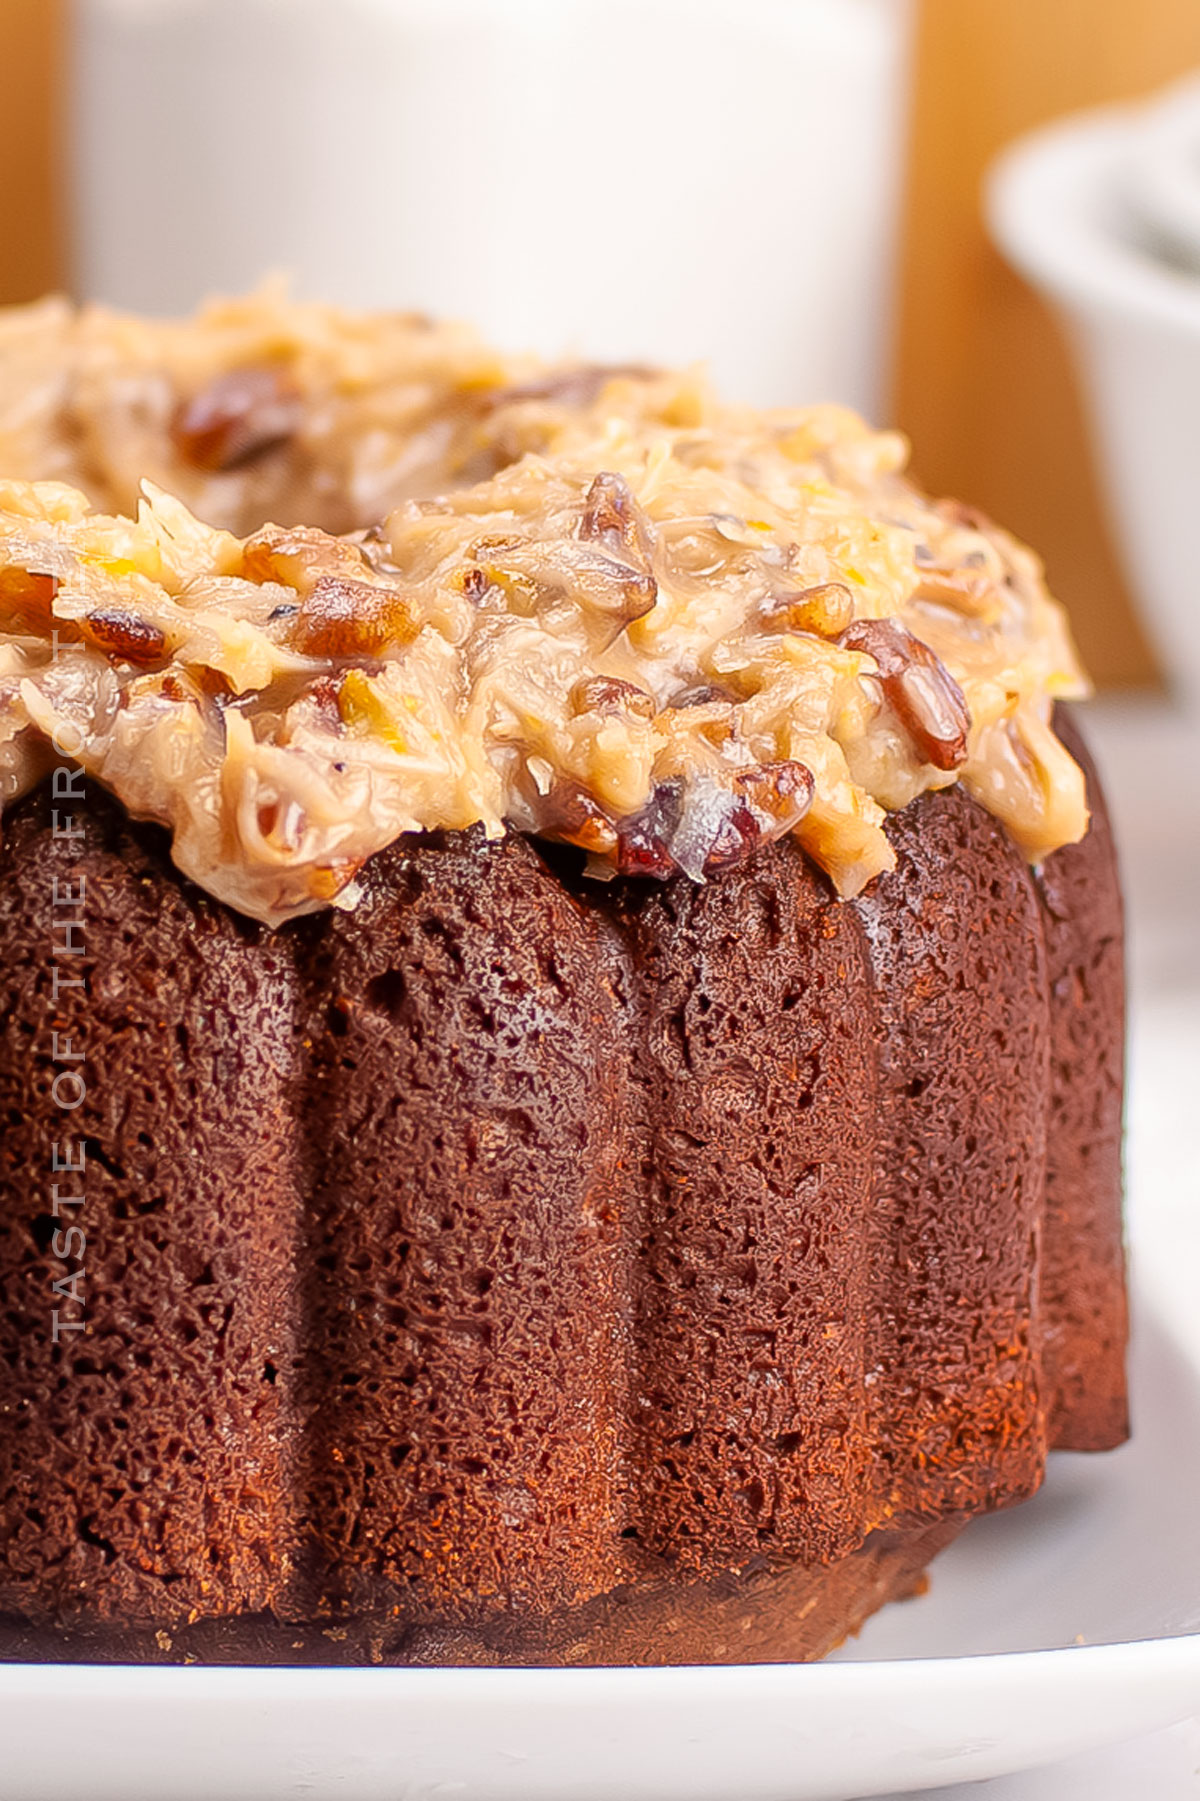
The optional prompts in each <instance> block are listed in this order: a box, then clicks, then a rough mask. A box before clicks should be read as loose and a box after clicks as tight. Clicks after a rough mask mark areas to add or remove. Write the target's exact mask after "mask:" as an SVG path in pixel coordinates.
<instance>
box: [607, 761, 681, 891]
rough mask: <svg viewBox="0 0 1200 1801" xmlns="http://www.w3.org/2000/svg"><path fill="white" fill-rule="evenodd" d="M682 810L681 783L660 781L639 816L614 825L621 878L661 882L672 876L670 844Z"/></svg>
mask: <svg viewBox="0 0 1200 1801" xmlns="http://www.w3.org/2000/svg"><path fill="white" fill-rule="evenodd" d="M682 811H683V783H682V782H681V781H679V780H677V779H676V780H672V781H669V782H660V783H659V784H658V787H657V788H656V789H655V790H654V793H653V794H652V795H651V796H650V799H649V800H648V801H647V802H646V805H645V806H644V807H643V808H642V810H641V812H640V813H632V814H630V816H629V818H628V819H621V820H618V822H617V868H618V870H619V871H620V873H621V874H622V875H641V876H656V877H657V878H658V880H659V881H660V882H662V881H666V879H667V877H668V876H670V875H673V874H674V873H675V867H676V865H675V859H674V858H673V857H672V855H671V851H670V843H671V839H672V838H673V836H674V834H675V831H676V828H677V827H678V825H679V820H680V815H681V813H682Z"/></svg>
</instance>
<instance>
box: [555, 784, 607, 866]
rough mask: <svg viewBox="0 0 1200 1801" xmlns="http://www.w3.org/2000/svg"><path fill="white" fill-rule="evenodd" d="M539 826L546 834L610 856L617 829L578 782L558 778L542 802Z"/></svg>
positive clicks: (593, 852) (598, 854)
mask: <svg viewBox="0 0 1200 1801" xmlns="http://www.w3.org/2000/svg"><path fill="white" fill-rule="evenodd" d="M539 810H540V813H541V819H540V829H541V830H542V831H543V832H544V833H545V834H546V836H547V837H548V838H558V839H560V840H562V841H563V842H564V843H566V844H577V845H579V847H580V849H581V850H586V851H591V852H592V854H593V855H594V856H611V854H612V852H613V851H614V850H615V849H616V847H617V832H616V828H615V826H614V825H613V822H612V820H611V819H610V818H609V817H608V815H607V813H605V812H604V810H603V808H601V807H600V806H599V805H598V804H597V802H596V801H594V800H593V799H592V797H591V795H590V794H588V793H587V791H586V790H585V789H583V788H581V787H580V786H579V783H578V782H572V781H567V780H564V779H561V778H560V779H559V780H558V781H556V782H555V783H554V785H553V787H552V788H551V790H550V792H549V794H547V795H546V796H545V798H544V800H543V801H542V803H541V807H540V809H539Z"/></svg>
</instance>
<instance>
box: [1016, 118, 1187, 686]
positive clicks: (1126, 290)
mask: <svg viewBox="0 0 1200 1801" xmlns="http://www.w3.org/2000/svg"><path fill="white" fill-rule="evenodd" d="M1146 117H1147V115H1146V113H1145V111H1144V110H1143V109H1138V108H1117V107H1114V108H1108V109H1105V110H1103V111H1101V112H1096V113H1088V114H1085V115H1083V116H1081V117H1079V118H1077V119H1070V120H1067V121H1066V122H1065V123H1063V124H1060V125H1055V126H1052V127H1049V128H1048V129H1046V130H1043V131H1040V132H1037V133H1035V134H1033V136H1031V137H1029V138H1027V139H1023V140H1022V141H1021V142H1020V143H1019V144H1017V145H1016V146H1015V147H1014V148H1013V149H1011V150H1009V151H1007V152H1006V153H1005V154H1004V156H1002V157H1001V159H1000V161H999V162H998V164H997V165H996V167H995V168H994V170H993V172H992V176H991V180H990V183H989V189H988V214H989V221H990V224H991V229H992V232H993V234H994V236H995V238H996V240H997V242H998V243H999V245H1000V247H1001V248H1002V249H1003V250H1004V251H1005V252H1006V254H1007V255H1008V256H1009V257H1010V259H1011V260H1012V261H1013V262H1014V263H1015V264H1016V266H1017V267H1018V268H1019V269H1020V270H1021V271H1022V273H1023V274H1024V275H1026V276H1027V277H1028V279H1029V280H1030V281H1031V282H1033V283H1034V285H1035V286H1037V287H1038V288H1040V289H1041V290H1042V292H1043V293H1044V294H1045V295H1046V296H1047V297H1048V298H1049V299H1050V300H1051V301H1053V302H1054V304H1055V305H1056V306H1057V307H1058V309H1059V311H1060V313H1061V315H1062V317H1063V319H1064V320H1065V322H1066V325H1067V327H1068V330H1069V333H1070V336H1071V338H1072V341H1073V344H1074V347H1075V350H1076V353H1077V357H1078V360H1079V364H1080V368H1081V372H1082V376H1083V385H1084V391H1085V395H1086V397H1087V400H1088V403H1089V406H1090V409H1091V412H1092V415H1093V420H1094V424H1095V428H1096V432H1095V436H1096V443H1097V449H1098V453H1099V457H1100V465H1101V474H1102V476H1103V477H1104V480H1105V484H1106V487H1107V491H1108V498H1109V503H1110V506H1111V509H1112V515H1113V519H1114V523H1115V525H1116V527H1117V532H1118V537H1119V540H1120V547H1121V550H1122V555H1123V561H1124V564H1125V569H1126V574H1127V576H1128V578H1129V582H1130V585H1131V587H1132V589H1133V591H1134V593H1135V595H1136V596H1137V598H1138V600H1139V602H1140V603H1141V606H1142V608H1143V610H1144V613H1145V616H1146V622H1147V625H1148V626H1149V628H1150V630H1151V631H1152V633H1153V634H1154V636H1155V638H1156V640H1157V643H1158V646H1159V650H1160V652H1161V654H1162V661H1163V666H1164V668H1166V669H1167V670H1169V671H1171V672H1173V673H1174V674H1175V675H1176V676H1177V678H1178V681H1179V685H1180V691H1181V693H1182V694H1184V695H1187V696H1190V697H1191V704H1192V705H1193V706H1194V707H1195V709H1196V711H1197V712H1200V589H1198V586H1197V580H1196V570H1195V554H1194V550H1193V543H1194V537H1195V514H1196V496H1197V493H1198V492H1200V279H1198V278H1197V277H1195V276H1192V275H1189V274H1186V273H1185V272H1183V271H1181V270H1180V269H1178V268H1176V267H1173V266H1172V265H1170V264H1169V263H1167V262H1166V261H1164V260H1162V259H1161V258H1160V257H1158V256H1156V255H1155V254H1154V251H1153V248H1152V246H1151V244H1150V242H1149V240H1148V237H1147V234H1146V228H1145V227H1144V226H1143V225H1140V224H1139V223H1138V221H1137V220H1136V218H1135V216H1134V214H1133V213H1132V210H1131V208H1130V205H1129V193H1128V189H1129V167H1130V161H1131V158H1133V157H1135V156H1136V154H1137V151H1138V147H1139V145H1140V144H1141V142H1142V136H1143V133H1144V131H1145V121H1146Z"/></svg>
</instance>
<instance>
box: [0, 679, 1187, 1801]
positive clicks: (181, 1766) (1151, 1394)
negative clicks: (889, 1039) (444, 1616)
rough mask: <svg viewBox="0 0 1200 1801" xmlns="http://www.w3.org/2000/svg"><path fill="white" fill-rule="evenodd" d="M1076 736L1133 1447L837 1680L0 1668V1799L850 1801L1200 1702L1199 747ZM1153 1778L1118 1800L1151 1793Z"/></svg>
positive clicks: (801, 1671) (1073, 1476) (880, 1639)
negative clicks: (1096, 849) (1112, 1150)
mask: <svg viewBox="0 0 1200 1801" xmlns="http://www.w3.org/2000/svg"><path fill="white" fill-rule="evenodd" d="M1089 729H1090V731H1091V734H1092V737H1093V740H1094V741H1095V742H1096V744H1097V748H1098V750H1099V751H1100V753H1101V755H1102V759H1103V761H1104V762H1105V764H1106V765H1107V766H1108V767H1109V771H1110V793H1111V799H1112V802H1113V806H1114V813H1115V816H1116V821H1117V827H1118V832H1119V835H1120V837H1121V840H1122V842H1123V844H1124V845H1125V850H1126V861H1127V864H1128V875H1129V882H1128V889H1129V899H1130V903H1131V911H1132V914H1133V925H1134V934H1133V952H1134V956H1133V974H1134V977H1135V982H1136V986H1137V988H1138V990H1139V994H1140V995H1141V997H1142V1004H1141V1005H1140V1006H1139V1008H1138V1010H1137V1014H1136V1017H1135V1030H1134V1033H1133V1052H1132V1062H1133V1070H1132V1074H1133V1085H1132V1097H1131V1109H1130V1128H1131V1137H1132V1139H1133V1147H1132V1149H1133V1154H1132V1157H1131V1178H1132V1180H1131V1184H1130V1188H1131V1193H1130V1203H1131V1205H1130V1217H1131V1229H1132V1236H1133V1241H1134V1249H1135V1262H1136V1265H1137V1268H1138V1270H1139V1272H1140V1276H1141V1279H1142V1281H1143V1284H1144V1286H1143V1289H1142V1294H1141V1301H1140V1305H1139V1307H1138V1308H1137V1310H1136V1318H1135V1328H1136V1348H1135V1355H1134V1360H1133V1376H1134V1415H1135V1424H1136V1436H1135V1438H1134V1440H1133V1442H1132V1443H1131V1444H1130V1445H1128V1446H1127V1447H1125V1448H1124V1449H1123V1450H1121V1451H1117V1452H1115V1453H1113V1454H1111V1455H1110V1456H1105V1457H1095V1458H1089V1457H1077V1456H1059V1457H1056V1458H1053V1459H1052V1460H1051V1468H1050V1475H1049V1478H1048V1481H1047V1484H1046V1487H1045V1489H1044V1490H1043V1492H1042V1493H1041V1494H1040V1495H1038V1496H1037V1497H1036V1499H1034V1500H1033V1501H1030V1502H1028V1503H1027V1504H1026V1505H1025V1506H1023V1507H1019V1508H1017V1509H1015V1510H1014V1511H1013V1512H1012V1513H1008V1514H1004V1515H1000V1516H997V1517H996V1518H994V1519H990V1520H981V1521H979V1522H977V1523H976V1524H975V1525H973V1526H972V1527H971V1528H970V1530H969V1531H968V1532H967V1533H965V1534H964V1536H963V1537H962V1539H960V1540H959V1542H958V1543H957V1544H956V1545H954V1546H953V1547H952V1549H951V1550H949V1551H948V1552H947V1553H946V1554H945V1556H944V1557H942V1558H940V1559H939V1560H938V1562H937V1563H936V1564H935V1565H934V1569H933V1581H932V1587H931V1590H930V1592H929V1594H928V1595H926V1596H924V1597H923V1598H922V1599H921V1600H919V1601H912V1602H907V1603H905V1604H904V1605H903V1606H899V1607H893V1608H889V1609H887V1610H885V1611H884V1612H883V1613H881V1614H878V1615H877V1616H876V1618H875V1619H874V1620H872V1621H871V1622H870V1623H869V1624H868V1626H867V1628H866V1630H865V1631H864V1633H863V1634H862V1636H861V1638H859V1639H858V1640H857V1641H856V1642H855V1643H854V1644H853V1645H852V1646H849V1647H847V1648H846V1649H845V1650H843V1651H842V1652H840V1653H839V1654H838V1656H837V1657H836V1658H835V1659H832V1660H830V1661H828V1662H826V1663H824V1664H815V1665H807V1666H801V1667H794V1666H788V1665H777V1666H770V1665H767V1666H761V1667H759V1668H757V1669H715V1670H640V1671H638V1670H567V1671H545V1670H528V1671H522V1670H514V1671H487V1670H482V1671H481V1670H446V1671H439V1670H330V1671H322V1670H292V1671H279V1670H274V1671H272V1670H248V1671H247V1670H208V1669H205V1670H202V1669H193V1670H170V1669H149V1670H130V1669H83V1668H66V1669H53V1668H41V1669H38V1668H30V1667H27V1666H26V1667H22V1666H9V1667H7V1668H5V1667H4V1666H0V1801H283V1798H284V1797H286V1798H288V1801H295V1798H299V1797H311V1798H312V1801H336V1798H337V1797H345V1798H346V1801H384V1798H385V1797H386V1801H435V1798H437V1801H442V1798H445V1797H450V1796H454V1797H458V1798H460V1801H841V1798H842V1797H846V1798H849V1797H854V1796H864V1795H870V1794H877V1793H878V1792H879V1791H881V1790H888V1791H892V1792H896V1791H899V1790H902V1789H918V1788H919V1789H925V1790H928V1789H936V1788H941V1787H945V1786H947V1785H949V1784H954V1783H960V1782H966V1781H970V1780H972V1779H975V1778H979V1777H987V1776H993V1775H1003V1774H1006V1773H1010V1772H1016V1771H1020V1770H1024V1769H1031V1768H1033V1767H1034V1766H1035V1765H1037V1764H1039V1763H1046V1762H1050V1761H1051V1760H1056V1759H1059V1758H1064V1757H1068V1756H1071V1755H1072V1754H1074V1753H1076V1752H1081V1751H1087V1750H1094V1749H1096V1748H1098V1747H1101V1746H1103V1745H1105V1744H1113V1743H1115V1742H1116V1741H1118V1740H1120V1739H1123V1738H1129V1737H1133V1736H1134V1735H1135V1734H1138V1733H1141V1732H1149V1731H1152V1730H1153V1729H1154V1728H1156V1727H1159V1726H1163V1725H1166V1724H1168V1723H1169V1722H1171V1721H1173V1720H1177V1719H1180V1718H1182V1716H1184V1715H1185V1714H1189V1713H1192V1712H1196V1711H1200V1532H1198V1531H1197V1529H1196V1526H1197V1496H1200V1310H1198V1309H1197V1307H1196V1299H1195V1297H1196V1292H1197V1281H1198V1276H1200V1160H1198V1159H1197V1156H1196V1152H1195V1148H1194V1145H1195V1141H1194V1137H1193V1136H1192V1134H1191V1132H1190V1131H1189V1130H1187V1129H1185V1128H1184V1123H1183V1122H1185V1121H1188V1120H1190V1118H1191V1117H1192V1115H1193V1114H1194V1110H1195V1104H1196V1102H1195V1097H1196V1094H1197V1093H1198V1092H1200V1030H1198V1029H1197V1027H1198V1022H1200V944H1198V942H1197V936H1198V935H1197V931H1196V924H1195V906H1194V884H1193V882H1192V880H1191V876H1192V873H1194V872H1191V871H1190V870H1189V868H1188V866H1187V865H1186V862H1185V859H1184V858H1183V856H1182V855H1181V850H1180V846H1181V844H1183V843H1188V842H1191V841H1192V840H1193V839H1196V838H1197V837H1198V835H1200V803H1198V802H1196V801H1194V800H1193V799H1192V796H1191V790H1190V789H1188V788H1187V787H1186V785H1185V786H1184V788H1183V789H1180V788H1179V786H1178V785H1176V786H1175V787H1174V788H1172V789H1167V788H1164V787H1163V786H1162V785H1161V784H1160V783H1158V782H1157V781H1156V780H1153V779H1151V780H1150V782H1149V786H1147V783H1146V781H1145V779H1143V778H1144V777H1146V776H1150V777H1151V778H1153V777H1155V776H1156V775H1157V774H1158V773H1159V772H1161V769H1162V768H1168V769H1169V768H1180V767H1182V768H1188V767H1191V766H1192V764H1193V763H1194V761H1195V756H1196V751H1197V746H1196V740H1195V726H1194V723H1192V724H1189V723H1188V722H1186V721H1184V720H1180V719H1177V718H1175V717H1173V716H1172V715H1170V714H1168V713H1167V712H1166V711H1165V710H1163V709H1161V708H1158V709H1150V710H1147V709H1146V708H1145V707H1144V706H1143V707H1142V708H1141V709H1134V710H1132V711H1131V710H1130V709H1128V708H1125V709H1121V708H1117V709H1113V708H1111V707H1110V708H1109V709H1108V710H1107V711H1105V710H1104V709H1096V711H1095V713H1094V716H1093V718H1092V720H1091V722H1090V727H1089ZM1156 797H1158V804H1157V805H1152V804H1150V802H1153V801H1155V799H1156ZM1079 1637H1082V1638H1083V1639H1084V1640H1085V1641H1087V1642H1085V1643H1084V1644H1083V1645H1078V1644H1076V1642H1075V1641H1076V1639H1077V1638H1079ZM1052 1780H1053V1779H1051V1778H1049V1777H1047V1781H1052ZM1086 1780H1087V1778H1086V1777H1085V1782H1086ZM1153 1782H1154V1779H1153V1776H1152V1775H1151V1776H1150V1778H1149V1784H1150V1785H1149V1786H1147V1785H1146V1784H1143V1787H1142V1788H1141V1790H1137V1789H1136V1788H1131V1789H1130V1791H1129V1792H1130V1793H1131V1794H1132V1793H1143V1794H1146V1795H1147V1796H1149V1795H1151V1794H1152V1795H1153V1797H1154V1801H1159V1796H1160V1795H1161V1794H1162V1793H1163V1792H1164V1789H1163V1785H1162V1784H1159V1785H1158V1786H1153ZM1038 1792H1039V1793H1045V1794H1047V1795H1049V1794H1052V1793H1053V1794H1055V1795H1056V1801H1065V1796H1066V1793H1067V1792H1068V1791H1067V1789H1065V1788H1064V1789H1063V1790H1062V1791H1061V1794H1060V1792H1059V1791H1058V1790H1057V1789H1056V1788H1053V1787H1051V1788H1047V1789H1045V1790H1042V1789H1041V1788H1040V1787H1039V1789H1038ZM1069 1792H1070V1794H1071V1795H1076V1794H1080V1795H1082V1794H1083V1793H1085V1792H1087V1791H1086V1789H1081V1788H1079V1787H1078V1786H1075V1787H1071V1788H1070V1790H1069ZM1172 1792H1174V1791H1172Z"/></svg>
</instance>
